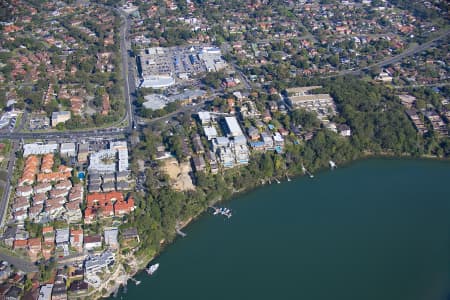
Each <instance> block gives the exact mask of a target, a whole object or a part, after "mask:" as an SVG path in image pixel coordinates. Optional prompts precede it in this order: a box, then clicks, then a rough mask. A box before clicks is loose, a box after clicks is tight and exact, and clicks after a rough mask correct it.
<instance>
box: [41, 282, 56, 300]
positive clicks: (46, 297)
mask: <svg viewBox="0 0 450 300" xmlns="http://www.w3.org/2000/svg"><path fill="white" fill-rule="evenodd" d="M52 290H53V284H50V283H49V284H46V285H43V286H41V289H40V290H39V297H38V300H51V299H52Z"/></svg>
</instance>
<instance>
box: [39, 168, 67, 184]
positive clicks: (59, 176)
mask: <svg viewBox="0 0 450 300" xmlns="http://www.w3.org/2000/svg"><path fill="white" fill-rule="evenodd" d="M71 176H72V174H71V173H70V171H69V172H53V173H48V174H43V173H41V174H38V177H37V181H38V182H59V181H62V180H67V179H69V178H70V177H71Z"/></svg>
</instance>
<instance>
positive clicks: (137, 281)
mask: <svg viewBox="0 0 450 300" xmlns="http://www.w3.org/2000/svg"><path fill="white" fill-rule="evenodd" d="M130 280H131V281H134V283H135V284H136V285H140V284H141V282H140V281H139V280H136V279H134V278H133V277H131V278H130Z"/></svg>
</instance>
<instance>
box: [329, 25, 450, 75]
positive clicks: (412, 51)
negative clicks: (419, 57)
mask: <svg viewBox="0 0 450 300" xmlns="http://www.w3.org/2000/svg"><path fill="white" fill-rule="evenodd" d="M449 34H450V30H448V29H447V30H444V31H442V33H440V34H439V35H438V36H437V37H435V38H434V39H432V40H429V41H427V42H425V43H423V44H420V45H417V46H415V47H411V48H409V49H406V50H405V51H403V52H402V53H400V54H397V55H395V56H392V57H388V58H386V59H383V60H381V61H379V62H376V63H373V64H371V65H370V66H367V67H364V68H358V69H356V70H343V71H340V72H338V73H336V74H333V75H329V76H324V77H322V78H330V77H336V76H342V75H358V74H361V73H362V72H363V71H365V70H369V69H370V68H373V67H385V66H389V65H391V64H395V63H397V62H399V61H401V60H402V59H403V58H405V57H409V56H412V55H414V54H416V53H420V52H422V51H424V50H426V49H428V48H430V47H431V46H433V45H435V44H436V43H439V42H442V41H443V40H444V39H445V38H446V37H447V36H448V35H449Z"/></svg>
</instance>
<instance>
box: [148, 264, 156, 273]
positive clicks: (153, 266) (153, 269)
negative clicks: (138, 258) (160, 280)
mask: <svg viewBox="0 0 450 300" xmlns="http://www.w3.org/2000/svg"><path fill="white" fill-rule="evenodd" d="M158 268H159V264H154V265H151V266H150V267H148V269H147V270H146V271H147V274H148V275H153V273H155V272H156V270H158Z"/></svg>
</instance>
